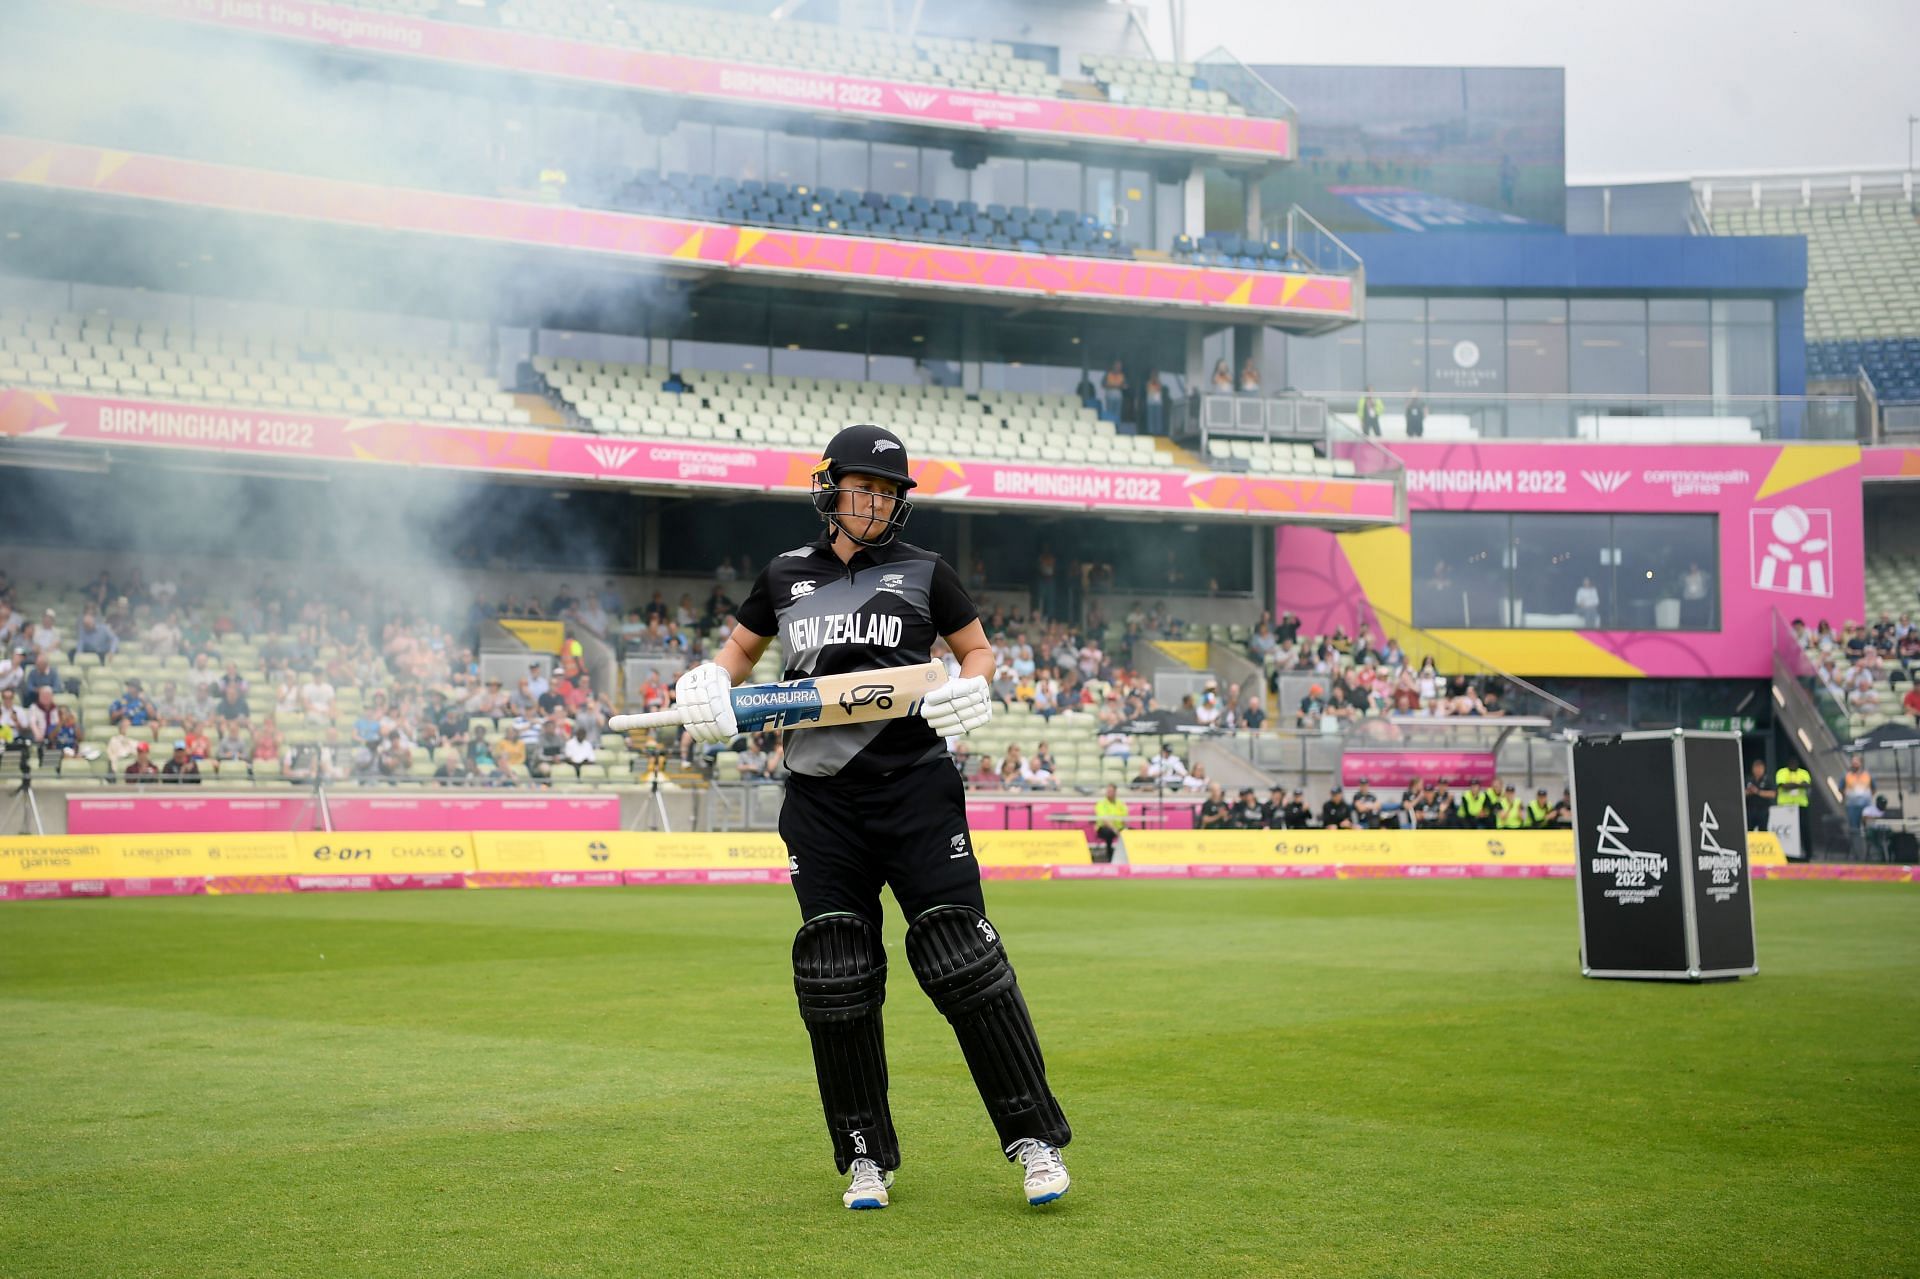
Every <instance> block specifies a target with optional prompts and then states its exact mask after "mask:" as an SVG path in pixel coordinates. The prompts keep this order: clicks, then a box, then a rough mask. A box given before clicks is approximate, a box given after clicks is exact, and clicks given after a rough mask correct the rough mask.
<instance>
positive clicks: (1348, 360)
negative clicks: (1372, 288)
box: [1207, 325, 1366, 407]
mask: <svg viewBox="0 0 1920 1279" xmlns="http://www.w3.org/2000/svg"><path fill="white" fill-rule="evenodd" d="M1364 329H1365V326H1363V325H1353V326H1351V327H1348V328H1344V329H1341V330H1339V331H1338V332H1335V333H1326V334H1322V335H1321V336H1319V337H1290V338H1288V339H1287V368H1288V370H1289V373H1290V376H1291V377H1292V378H1293V385H1294V387H1295V388H1296V389H1297V390H1300V391H1303V392H1305V393H1306V394H1308V395H1348V394H1356V393H1358V392H1359V391H1360V389H1361V388H1362V386H1363V385H1364V379H1365V377H1366V372H1365V369H1366V341H1365V339H1364V337H1363V336H1362V334H1363V332H1364ZM1212 368H1213V362H1212V361H1210V360H1209V361H1208V362H1207V369H1208V370H1209V371H1211V370H1212ZM1342 407H1344V406H1342Z"/></svg>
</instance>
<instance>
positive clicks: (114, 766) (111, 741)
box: [106, 724, 142, 777]
mask: <svg viewBox="0 0 1920 1279" xmlns="http://www.w3.org/2000/svg"><path fill="white" fill-rule="evenodd" d="M141 745H142V743H141V742H140V740H139V739H138V738H136V737H134V736H133V735H132V734H131V733H129V732H128V731H127V725H125V724H121V725H120V727H119V728H117V729H115V730H114V734H113V736H112V737H109V738H108V739H107V748H106V753H107V773H108V775H109V776H110V777H117V776H118V775H119V774H120V773H122V772H124V771H125V770H126V767H127V765H128V764H130V763H132V762H133V757H134V756H135V755H136V754H137V753H138V752H139V748H140V746H141Z"/></svg>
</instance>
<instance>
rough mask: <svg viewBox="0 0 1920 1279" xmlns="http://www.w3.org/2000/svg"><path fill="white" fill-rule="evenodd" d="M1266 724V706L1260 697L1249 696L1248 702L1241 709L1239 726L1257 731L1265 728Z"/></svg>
mask: <svg viewBox="0 0 1920 1279" xmlns="http://www.w3.org/2000/svg"><path fill="white" fill-rule="evenodd" d="M1266 725H1267V710H1266V707H1264V706H1262V705H1261V704H1260V699H1259V698H1258V697H1249V698H1248V699H1247V704H1246V705H1245V706H1244V707H1243V708H1242V709H1241V711H1240V724H1239V727H1241V728H1244V729H1247V730H1248V731H1250V732H1255V733H1257V732H1259V731H1260V730H1261V729H1263V728H1265V727H1266Z"/></svg>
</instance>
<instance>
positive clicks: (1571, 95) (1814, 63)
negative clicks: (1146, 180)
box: [1148, 0, 1920, 181]
mask: <svg viewBox="0 0 1920 1279" xmlns="http://www.w3.org/2000/svg"><path fill="white" fill-rule="evenodd" d="M1148 2H1149V6H1150V9H1151V11H1152V15H1153V22H1154V43H1155V46H1156V48H1157V50H1158V51H1159V53H1160V55H1161V56H1162V57H1166V56H1169V54H1170V53H1171V50H1172V42H1171V40H1170V39H1169V38H1168V36H1167V34H1166V33H1167V30H1168V27H1167V4H1166V3H1165V0H1148ZM1187 23H1188V28H1189V31H1188V36H1187V56H1188V57H1189V58H1192V57H1195V56H1197V55H1199V54H1203V53H1205V52H1207V51H1208V50H1210V49H1213V48H1215V47H1216V46H1219V45H1225V46H1226V47H1227V48H1228V49H1230V50H1232V51H1233V52H1234V53H1235V54H1236V55H1238V57H1239V58H1240V60H1241V61H1243V62H1281V63H1284V62H1316V63H1343V62H1344V63H1367V64H1381V65H1388V66H1436V65H1437V66H1496V67H1498V66H1508V67H1521V66H1558V67H1565V68H1566V71H1567V173H1568V176H1569V177H1570V178H1572V179H1574V180H1576V181H1583V180H1590V179H1593V178H1601V177H1606V178H1619V177H1627V176H1642V175H1650V174H1673V175H1682V176H1690V175H1693V174H1696V173H1709V172H1725V171H1727V170H1734V169H1746V170H1753V169H1812V168H1831V167H1839V166H1846V165H1858V166H1863V167H1864V166H1871V167H1876V168H1879V167H1900V166H1903V165H1905V164H1906V162H1907V116H1908V115H1910V114H1914V115H1920V0H1608V2H1606V3H1599V4H1595V3H1582V4H1570V3H1567V2H1566V0H1534V3H1530V4H1518V3H1511V2H1507V3H1502V2H1500V0H1437V2H1436V0H1341V2H1339V3H1333V2H1331V0H1310V2H1306V3H1302V2H1300V0H1187Z"/></svg>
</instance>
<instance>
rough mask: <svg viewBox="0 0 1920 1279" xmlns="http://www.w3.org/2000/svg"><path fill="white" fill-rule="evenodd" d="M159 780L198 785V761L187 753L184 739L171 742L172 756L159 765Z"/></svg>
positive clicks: (183, 784)
mask: <svg viewBox="0 0 1920 1279" xmlns="http://www.w3.org/2000/svg"><path fill="white" fill-rule="evenodd" d="M160 780H161V781H162V782H165V783H171V784H172V785H175V786H198V785H199V784H200V763H199V761H198V760H196V759H194V757H193V756H191V755H189V754H188V753H187V744H186V742H185V741H176V742H174V744H173V758H172V759H169V760H168V761H167V762H166V763H165V764H162V765H161V766H160Z"/></svg>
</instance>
